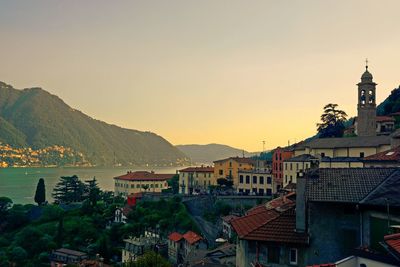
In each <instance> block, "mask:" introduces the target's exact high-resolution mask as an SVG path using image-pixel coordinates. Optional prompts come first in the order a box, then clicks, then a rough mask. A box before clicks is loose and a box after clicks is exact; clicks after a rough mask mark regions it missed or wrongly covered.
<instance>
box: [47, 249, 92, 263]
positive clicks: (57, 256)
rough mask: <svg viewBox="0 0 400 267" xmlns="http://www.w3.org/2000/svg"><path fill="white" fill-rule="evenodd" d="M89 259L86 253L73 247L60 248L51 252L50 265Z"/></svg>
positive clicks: (80, 261)
mask: <svg viewBox="0 0 400 267" xmlns="http://www.w3.org/2000/svg"><path fill="white" fill-rule="evenodd" d="M86 259H88V256H87V254H86V253H84V252H81V251H76V250H72V249H66V248H60V249H57V250H53V251H52V252H51V254H50V266H51V267H62V266H65V265H67V264H68V265H69V264H71V265H72V264H80V263H82V262H83V261H84V260H86Z"/></svg>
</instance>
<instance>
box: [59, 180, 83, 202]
mask: <svg viewBox="0 0 400 267" xmlns="http://www.w3.org/2000/svg"><path fill="white" fill-rule="evenodd" d="M84 192H85V185H84V184H83V183H82V182H81V181H80V180H79V178H78V176H76V175H74V176H62V177H60V181H59V182H58V183H57V184H56V186H55V187H54V190H53V197H54V199H55V201H56V203H61V202H65V203H70V202H80V201H82V200H83V198H84Z"/></svg>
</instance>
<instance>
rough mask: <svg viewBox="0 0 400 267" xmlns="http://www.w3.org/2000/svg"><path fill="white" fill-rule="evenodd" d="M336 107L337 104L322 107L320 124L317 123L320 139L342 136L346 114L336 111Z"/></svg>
mask: <svg viewBox="0 0 400 267" xmlns="http://www.w3.org/2000/svg"><path fill="white" fill-rule="evenodd" d="M337 107H338V105H337V104H327V105H326V106H325V107H324V113H323V114H322V115H321V123H317V130H318V133H319V137H320V138H326V137H342V136H343V132H344V129H345V126H344V123H345V122H346V120H347V119H346V117H347V114H346V112H344V111H343V110H340V109H336V108H337Z"/></svg>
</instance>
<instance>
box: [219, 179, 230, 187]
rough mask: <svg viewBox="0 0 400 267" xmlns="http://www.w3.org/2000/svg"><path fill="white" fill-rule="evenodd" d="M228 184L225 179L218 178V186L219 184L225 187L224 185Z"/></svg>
mask: <svg viewBox="0 0 400 267" xmlns="http://www.w3.org/2000/svg"><path fill="white" fill-rule="evenodd" d="M227 182H228V180H227V179H225V178H218V179H217V184H218V185H219V186H224V185H226V183H227Z"/></svg>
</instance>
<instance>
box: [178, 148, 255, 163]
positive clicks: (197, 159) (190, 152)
mask: <svg viewBox="0 0 400 267" xmlns="http://www.w3.org/2000/svg"><path fill="white" fill-rule="evenodd" d="M176 147H177V148H178V149H179V150H181V151H182V152H183V153H184V154H185V155H187V156H188V157H189V158H191V159H192V163H193V164H196V163H197V164H211V163H212V162H213V161H216V160H219V159H223V158H228V157H236V156H239V157H242V156H243V154H244V156H245V157H251V156H254V155H257V154H258V153H251V152H248V151H245V150H242V149H238V148H234V147H231V146H227V145H221V144H208V145H196V144H192V145H177V146H176Z"/></svg>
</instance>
